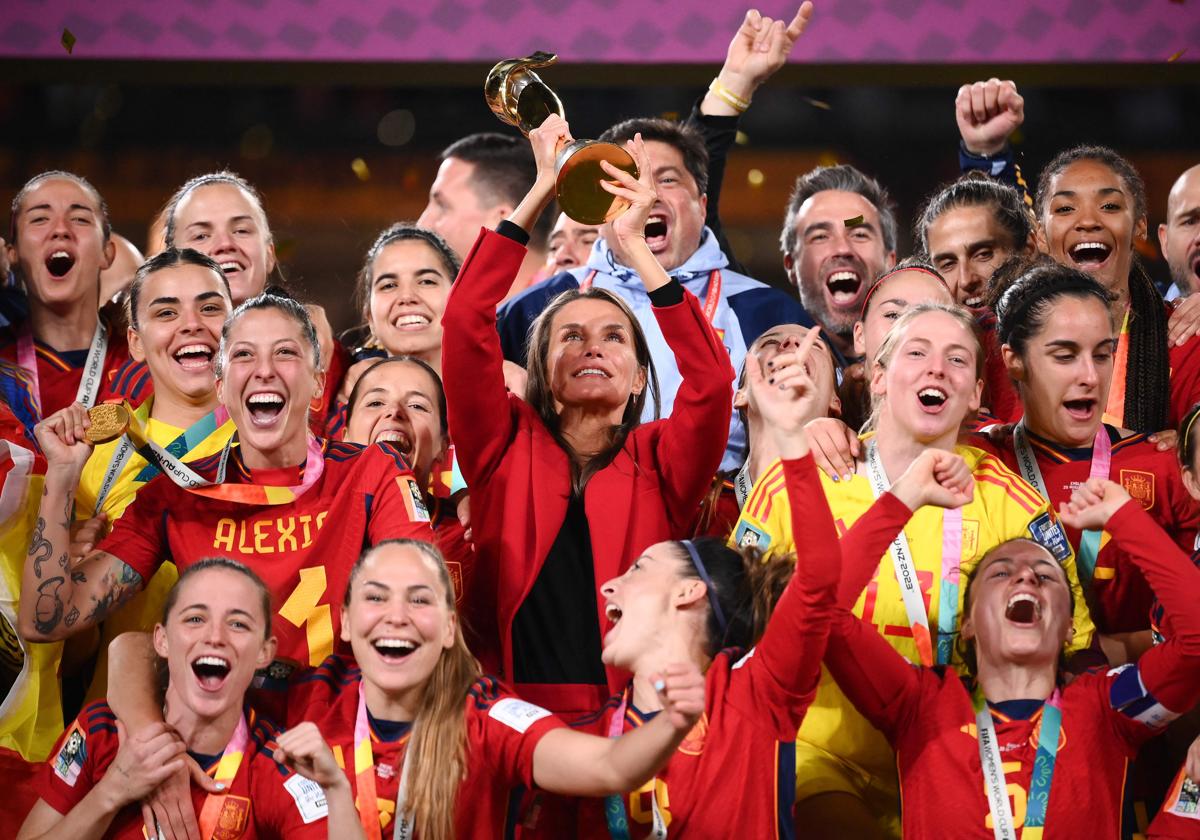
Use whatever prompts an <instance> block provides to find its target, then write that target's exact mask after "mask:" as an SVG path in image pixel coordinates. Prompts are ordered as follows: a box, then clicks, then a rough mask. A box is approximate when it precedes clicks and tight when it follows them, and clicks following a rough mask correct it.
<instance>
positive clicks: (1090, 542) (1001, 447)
mask: <svg viewBox="0 0 1200 840" xmlns="http://www.w3.org/2000/svg"><path fill="white" fill-rule="evenodd" d="M997 275H998V276H997V278H996V280H997V281H998V282H996V283H995V284H994V285H993V288H992V293H991V296H992V303H991V306H992V308H993V310H994V311H995V313H996V317H997V321H998V323H997V335H998V338H999V343H1000V345H1001V347H1000V351H1001V353H1002V355H1003V357H1004V362H1005V365H1006V367H1007V368H1008V372H1009V376H1010V377H1011V378H1012V380H1013V381H1014V382H1015V383H1016V387H1017V392H1018V393H1019V394H1020V397H1021V404H1022V407H1023V412H1024V419H1023V420H1022V421H1021V422H1020V423H1018V424H1017V425H1016V426H1014V427H1011V428H1009V429H1006V430H1005V431H1006V434H1004V436H1003V438H1002V439H995V438H993V437H991V436H989V435H988V434H987V433H981V434H977V435H974V436H973V437H972V438H971V443H972V445H974V446H978V447H979V448H980V449H984V450H986V451H989V452H991V453H992V454H994V455H995V456H996V457H998V458H1000V459H1001V460H1003V461H1004V463H1005V464H1006V465H1008V467H1009V468H1010V469H1011V470H1013V471H1014V472H1018V473H1020V475H1021V476H1022V477H1023V478H1024V479H1025V480H1026V481H1027V482H1029V484H1030V485H1031V486H1033V487H1034V488H1035V489H1036V490H1037V491H1038V494H1039V495H1040V496H1041V497H1042V498H1043V499H1045V500H1046V501H1048V502H1050V503H1051V504H1052V505H1055V506H1061V505H1063V504H1065V503H1066V502H1067V501H1068V500H1069V499H1070V498H1071V491H1072V489H1073V488H1074V487H1076V486H1078V485H1079V484H1082V483H1083V482H1084V481H1086V480H1087V479H1088V478H1102V479H1111V480H1113V481H1117V482H1119V483H1120V484H1121V485H1122V486H1123V487H1124V488H1125V489H1126V491H1127V492H1129V493H1130V495H1132V496H1133V497H1134V498H1135V499H1136V500H1137V501H1138V502H1139V503H1140V504H1141V505H1142V507H1143V508H1144V509H1146V510H1147V511H1148V512H1149V513H1150V516H1151V517H1152V518H1153V519H1154V520H1155V521H1156V522H1157V523H1158V524H1159V526H1160V527H1161V528H1162V529H1163V530H1164V531H1166V532H1167V533H1168V534H1170V535H1171V537H1172V539H1174V540H1175V542H1176V544H1177V545H1179V547H1180V548H1181V549H1183V550H1186V551H1191V550H1192V548H1193V543H1194V541H1195V537H1196V524H1197V517H1198V514H1200V511H1198V509H1197V506H1196V502H1195V501H1194V500H1193V499H1192V497H1191V496H1190V495H1189V494H1188V492H1187V489H1186V488H1185V487H1184V485H1183V478H1182V476H1181V475H1180V472H1179V462H1178V461H1177V460H1176V457H1175V453H1173V452H1160V451H1158V449H1157V447H1155V446H1154V444H1151V443H1149V442H1148V441H1147V440H1146V436H1145V435H1143V434H1138V433H1134V432H1130V431H1128V430H1127V429H1120V428H1117V427H1116V426H1113V425H1109V424H1108V423H1105V422H1103V420H1102V416H1103V415H1104V411H1105V406H1106V405H1108V397H1109V393H1110V386H1111V385H1112V379H1113V365H1114V357H1115V355H1116V350H1117V344H1118V338H1117V336H1116V328H1115V326H1116V325H1115V324H1114V323H1113V316H1112V312H1111V310H1110V308H1109V304H1110V299H1109V293H1108V292H1107V291H1105V289H1104V288H1103V287H1102V286H1101V285H1100V284H1099V283H1097V282H1096V281H1095V280H1094V279H1092V277H1091V276H1089V275H1087V274H1085V273H1083V272H1082V271H1079V270H1077V269H1073V268H1069V267H1067V266H1064V265H1059V264H1058V263H1055V262H1054V261H1052V260H1050V259H1047V258H1045V257H1043V258H1042V259H1041V260H1040V261H1039V262H1036V263H1033V264H1026V265H1023V266H1022V265H1012V266H1006V267H1004V268H1002V269H1001V270H1000V271H999V272H997ZM1005 275H1007V277H1008V278H1009V279H1005ZM1066 533H1067V537H1068V538H1069V539H1070V540H1071V545H1072V547H1073V548H1074V549H1075V560H1076V566H1077V568H1078V569H1079V573H1080V581H1081V583H1082V584H1083V587H1084V591H1085V593H1086V594H1087V597H1088V604H1089V606H1090V608H1091V612H1092V618H1093V619H1095V622H1096V626H1097V627H1098V628H1099V629H1100V631H1101V632H1102V633H1106V634H1113V633H1129V632H1134V631H1140V630H1145V629H1146V628H1147V627H1148V626H1149V610H1150V602H1151V599H1152V596H1151V593H1150V590H1149V588H1148V587H1147V586H1146V581H1145V580H1144V579H1143V578H1142V576H1141V573H1140V572H1139V571H1138V570H1137V567H1136V565H1134V564H1132V563H1131V562H1130V561H1129V560H1128V558H1126V557H1125V555H1124V553H1123V552H1122V551H1121V548H1120V546H1119V545H1118V544H1117V543H1116V542H1115V541H1111V540H1110V541H1107V542H1105V543H1104V544H1103V545H1102V540H1101V534H1100V532H1099V531H1084V532H1079V531H1076V530H1075V529H1073V528H1067V529H1066ZM1147 641H1148V640H1147ZM1114 645H1115V640H1114ZM1143 647H1144V645H1143ZM1106 652H1107V653H1108V654H1109V657H1110V659H1112V660H1113V664H1119V663H1121V662H1127V661H1130V659H1131V658H1136V653H1137V652H1136V651H1129V652H1126V651H1125V650H1123V649H1122V648H1120V647H1118V646H1113V647H1109V646H1108V643H1107V642H1106Z"/></svg>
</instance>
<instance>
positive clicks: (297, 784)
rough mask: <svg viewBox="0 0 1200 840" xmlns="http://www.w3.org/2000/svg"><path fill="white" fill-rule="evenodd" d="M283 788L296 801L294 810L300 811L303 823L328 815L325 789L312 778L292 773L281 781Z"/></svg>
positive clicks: (306, 823)
mask: <svg viewBox="0 0 1200 840" xmlns="http://www.w3.org/2000/svg"><path fill="white" fill-rule="evenodd" d="M283 789H284V790H286V791H287V792H288V793H290V794H291V795H292V799H294V800H295V802H296V810H297V811H299V812H300V818H301V819H302V820H304V824H305V825H308V824H309V823H311V822H316V821H317V820H319V819H322V818H324V817H326V816H328V815H329V804H328V803H327V802H326V801H325V791H323V790H321V786H320V785H319V784H317V783H316V782H314V781H313V780H312V779H306V778H304V777H303V776H301V775H300V774H299V773H294V774H292V775H291V776H289V777H288V778H287V780H286V781H285V782H284V783H283Z"/></svg>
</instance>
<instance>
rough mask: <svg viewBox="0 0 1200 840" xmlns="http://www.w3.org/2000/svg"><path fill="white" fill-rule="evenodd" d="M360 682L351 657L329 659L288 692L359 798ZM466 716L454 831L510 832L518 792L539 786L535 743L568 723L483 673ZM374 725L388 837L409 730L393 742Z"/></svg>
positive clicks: (304, 838)
mask: <svg viewBox="0 0 1200 840" xmlns="http://www.w3.org/2000/svg"><path fill="white" fill-rule="evenodd" d="M360 685H361V675H360V672H359V670H358V667H357V666H356V665H355V664H354V662H353V660H351V659H349V658H346V657H342V656H331V657H330V658H329V659H327V660H326V661H325V662H323V663H322V664H321V666H320V667H319V668H317V669H316V670H314V671H312V672H310V673H309V674H307V675H305V676H304V677H303V678H301V679H300V680H298V681H297V682H296V683H295V684H294V685H293V686H292V687H291V688H290V689H289V690H288V708H289V716H291V717H294V718H296V719H297V720H299V719H301V718H303V719H305V720H312V721H313V722H315V723H316V724H317V727H318V728H319V729H320V730H321V734H322V735H324V736H325V740H326V741H327V742H328V743H329V745H330V746H331V747H332V748H333V755H334V758H336V759H337V761H338V764H340V765H341V766H342V767H343V768H344V769H345V770H346V775H347V776H348V777H349V778H350V784H351V786H352V787H353V788H354V791H355V797H356V798H357V796H358V782H357V780H356V779H355V769H354V766H353V764H354V722H355V719H356V717H357V715H358V694H359V686H360ZM463 714H465V715H466V717H467V751H466V755H467V775H466V777H465V778H464V779H463V780H462V782H461V783H460V784H459V789H458V790H459V793H458V802H457V805H456V807H455V813H454V830H455V836H457V837H460V838H469V837H480V838H482V837H489V838H490V837H507V836H510V835H509V834H508V833H507V829H508V827H509V826H510V825H511V821H512V820H513V819H515V816H516V815H515V814H513V813H510V811H509V805H510V799H512V791H513V789H514V788H516V787H518V786H524V787H526V788H529V787H532V786H533V751H534V748H535V747H537V745H538V742H539V741H541V739H542V737H543V736H544V735H546V733H548V732H550V731H552V730H554V729H557V728H559V727H561V726H564V724H563V722H562V721H560V720H559V719H558V718H556V717H554V716H553V715H552V714H551V713H550V712H548V711H547V710H545V709H543V708H541V707H540V706H535V705H533V704H532V703H526V702H525V701H524V700H521V699H520V698H518V697H516V696H515V695H513V694H512V693H511V692H509V691H508V690H507V689H506V688H505V687H504V686H502V685H500V684H499V683H497V682H496V681H495V680H494V679H492V678H491V677H482V678H480V679H479V680H478V681H476V682H475V684H474V685H473V686H471V690H470V692H469V693H468V695H467V699H466V703H465V705H464V709H463ZM371 729H372V731H371V749H372V753H373V754H374V761H375V795H376V798H377V800H378V805H379V821H380V827H381V829H382V834H383V836H384V837H390V836H391V832H392V828H391V823H392V818H393V816H394V812H395V810H396V795H397V793H398V792H399V787H400V771H401V768H402V767H403V766H404V751H405V749H407V744H408V734H407V732H405V733H404V734H402V735H401V736H400V738H399V739H398V740H396V741H391V742H388V741H383V740H380V738H379V733H378V732H377V731H376V727H375V725H374V723H372V727H371ZM322 832H323V827H322ZM322 832H313V831H311V827H310V830H308V831H307V832H306V833H303V834H301V835H299V836H298V837H297V838H294V839H293V840H308V839H309V838H312V840H317V838H320V840H324V837H325V834H324V833H322Z"/></svg>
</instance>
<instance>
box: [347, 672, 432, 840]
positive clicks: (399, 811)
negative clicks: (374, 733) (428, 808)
mask: <svg viewBox="0 0 1200 840" xmlns="http://www.w3.org/2000/svg"><path fill="white" fill-rule="evenodd" d="M416 733H417V728H416V726H415V725H414V726H413V728H412V729H410V730H409V733H408V744H407V745H406V746H405V747H404V765H403V768H402V769H401V771H400V789H399V790H398V791H397V793H396V812H395V819H394V823H393V825H394V828H393V829H392V840H412V836H413V830H414V826H413V815H412V812H410V811H405V810H404V805H405V804H406V800H407V798H408V768H409V763H410V762H409V759H411V758H412V745H413V736H414V735H416ZM354 779H355V790H357V791H358V803H357V805H358V818H359V820H361V821H362V826H363V831H365V832H366V835H367V840H380V838H381V837H382V834H383V829H382V827H381V826H380V825H379V801H378V800H377V799H376V797H375V754H374V753H373V752H372V750H371V721H370V719H369V718H368V717H367V697H366V692H364V691H363V687H362V682H361V681H360V682H359V684H358V714H357V716H356V717H355V718H354Z"/></svg>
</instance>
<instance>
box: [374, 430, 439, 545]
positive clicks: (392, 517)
mask: <svg viewBox="0 0 1200 840" xmlns="http://www.w3.org/2000/svg"><path fill="white" fill-rule="evenodd" d="M362 467H363V470H364V478H365V479H366V480H368V481H370V482H371V484H372V485H373V486H371V487H368V488H367V492H368V493H370V494H371V495H372V502H371V518H370V521H369V522H367V536H368V537H369V539H370V541H371V544H372V545H375V544H377V543H380V542H383V541H384V540H395V539H405V538H407V539H416V540H423V541H425V542H433V530H432V529H431V528H430V526H429V510H428V509H427V508H426V506H425V492H424V490H423V488H421V486H420V485H418V484H417V480H416V478H414V477H413V473H412V470H411V469H409V466H408V464H407V463H406V462H405V461H404V458H403V456H401V455H400V453H399V451H398V450H396V449H395V448H394V447H393V446H392V445H391V444H390V443H375V444H372V445H371V446H368V447H367V449H366V451H364V452H363V454H362Z"/></svg>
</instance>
